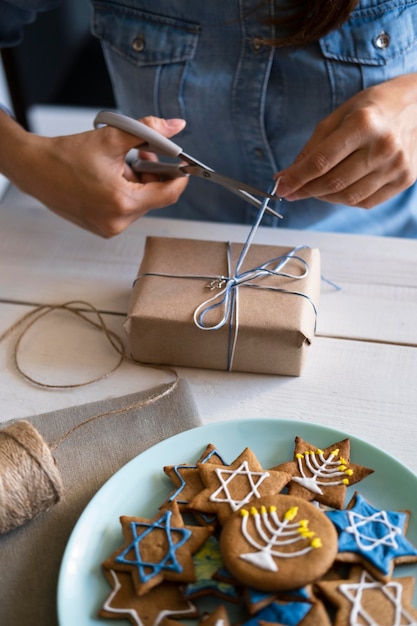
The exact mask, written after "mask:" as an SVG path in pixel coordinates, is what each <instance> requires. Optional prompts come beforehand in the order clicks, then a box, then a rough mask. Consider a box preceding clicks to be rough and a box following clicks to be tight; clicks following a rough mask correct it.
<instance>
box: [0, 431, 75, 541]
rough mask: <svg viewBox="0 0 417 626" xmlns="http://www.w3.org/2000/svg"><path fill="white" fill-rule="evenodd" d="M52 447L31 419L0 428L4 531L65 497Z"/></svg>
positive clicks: (0, 510)
mask: <svg viewBox="0 0 417 626" xmlns="http://www.w3.org/2000/svg"><path fill="white" fill-rule="evenodd" d="M62 492H63V485H62V479H61V475H60V473H59V471H58V468H57V467H56V464H55V460H54V458H53V456H52V453H51V450H50V449H49V447H48V445H47V444H46V442H45V440H44V439H43V438H42V436H41V435H40V434H39V433H38V431H37V430H36V429H35V428H34V427H33V426H32V425H31V424H30V423H29V422H27V421H24V420H22V421H19V422H17V423H15V424H12V425H11V426H8V427H7V428H4V429H3V430H0V533H5V532H7V531H9V530H11V529H12V528H17V527H19V526H22V525H23V524H25V523H26V522H27V521H29V520H30V519H33V518H34V517H35V516H36V515H38V514H39V513H40V512H41V511H45V510H46V509H48V508H49V507H51V506H52V505H54V504H55V503H56V502H58V501H59V500H60V498H61V495H62Z"/></svg>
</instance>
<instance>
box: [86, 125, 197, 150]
mask: <svg viewBox="0 0 417 626" xmlns="http://www.w3.org/2000/svg"><path fill="white" fill-rule="evenodd" d="M140 121H141V122H142V123H143V124H145V125H146V126H149V127H150V128H152V130H155V131H156V132H158V133H159V134H160V135H163V136H164V137H168V138H169V137H173V136H174V135H176V134H177V133H179V132H180V131H181V130H183V128H184V127H185V124H186V122H185V120H182V119H180V118H172V119H167V120H165V119H162V118H159V117H154V116H148V117H144V118H142V119H141V120H140ZM92 132H94V133H95V136H96V137H99V140H100V141H101V144H102V150H106V152H105V153H106V154H108V155H109V156H110V157H112V158H113V157H120V156H122V155H123V156H124V155H126V154H127V152H128V151H129V150H131V149H133V148H137V147H138V146H140V144H141V143H143V140H141V139H140V138H139V137H137V136H136V135H132V134H130V133H128V132H125V131H123V130H120V129H118V128H114V127H112V126H102V127H100V128H96V129H95V130H94V131H92Z"/></svg>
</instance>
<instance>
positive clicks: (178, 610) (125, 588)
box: [98, 568, 198, 626]
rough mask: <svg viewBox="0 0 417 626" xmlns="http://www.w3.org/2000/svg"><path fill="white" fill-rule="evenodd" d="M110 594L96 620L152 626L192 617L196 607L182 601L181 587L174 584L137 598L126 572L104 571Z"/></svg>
mask: <svg viewBox="0 0 417 626" xmlns="http://www.w3.org/2000/svg"><path fill="white" fill-rule="evenodd" d="M103 572H104V575H105V577H106V579H107V581H108V582H109V584H110V586H111V587H112V591H111V592H110V594H109V595H108V596H107V598H106V600H105V601H104V602H103V604H102V606H101V607H100V609H99V611H98V615H99V617H105V618H108V619H117V620H120V619H127V620H130V622H131V623H132V624H135V626H138V624H140V625H141V626H155V624H159V623H160V621H161V620H162V619H163V618H164V617H168V616H169V617H173V618H174V617H175V618H192V617H196V616H197V615H198V611H197V608H196V607H195V606H194V605H193V604H192V603H191V602H190V601H189V600H186V599H184V597H183V594H182V590H181V587H180V586H179V585H177V584H175V583H162V584H161V585H158V586H157V587H155V588H154V589H152V590H151V591H149V593H147V594H146V595H144V596H138V595H137V593H136V591H135V589H134V587H133V582H132V577H131V575H130V574H129V573H128V572H116V571H115V570H112V569H106V568H103Z"/></svg>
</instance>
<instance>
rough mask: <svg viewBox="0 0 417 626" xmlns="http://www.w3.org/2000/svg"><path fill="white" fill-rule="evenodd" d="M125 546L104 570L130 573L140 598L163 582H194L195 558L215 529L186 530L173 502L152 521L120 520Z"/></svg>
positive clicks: (191, 527) (106, 561)
mask: <svg viewBox="0 0 417 626" xmlns="http://www.w3.org/2000/svg"><path fill="white" fill-rule="evenodd" d="M120 522H121V525H122V532H123V538H124V543H123V545H122V546H121V547H120V548H118V549H117V550H116V551H115V552H113V554H112V555H111V556H110V557H108V558H107V559H106V560H105V561H104V563H103V567H104V568H105V569H112V570H115V571H121V572H129V573H130V574H131V576H132V580H133V585H134V588H135V591H136V593H137V594H138V595H139V596H140V595H143V594H145V593H147V592H148V591H149V590H150V589H152V588H153V587H155V586H156V585H158V584H160V583H161V582H162V581H164V580H167V581H173V582H192V581H194V580H195V572H194V565H193V560H192V555H193V554H194V553H195V552H196V551H197V550H198V549H199V548H200V547H201V546H202V545H203V543H204V542H205V541H206V539H207V538H208V537H209V536H210V535H211V534H212V532H213V530H214V528H213V527H212V526H186V525H185V524H184V521H183V518H182V515H181V513H180V511H179V509H178V505H177V504H176V503H175V502H173V503H172V505H171V506H170V507H167V508H166V509H163V510H162V511H160V512H159V513H158V514H157V515H155V516H154V517H153V518H152V519H149V518H141V517H129V516H126V515H123V516H121V518H120Z"/></svg>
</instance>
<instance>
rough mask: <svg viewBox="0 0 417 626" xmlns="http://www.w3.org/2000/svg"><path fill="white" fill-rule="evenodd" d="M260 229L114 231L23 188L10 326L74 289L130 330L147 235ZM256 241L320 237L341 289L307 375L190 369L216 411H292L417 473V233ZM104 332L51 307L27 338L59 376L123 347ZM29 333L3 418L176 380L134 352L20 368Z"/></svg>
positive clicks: (13, 204) (3, 368)
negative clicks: (413, 236)
mask: <svg viewBox="0 0 417 626" xmlns="http://www.w3.org/2000/svg"><path fill="white" fill-rule="evenodd" d="M16 198H17V200H16ZM247 232H248V227H246V226H237V225H230V226H229V225H218V224H208V223H199V222H184V221H179V220H178V221H174V220H166V219H161V218H144V219H142V220H140V221H139V222H137V223H136V224H135V225H133V226H132V227H131V228H130V229H129V230H128V231H127V232H125V233H123V234H122V235H120V236H119V237H116V238H114V239H112V240H102V239H99V238H98V237H95V236H93V235H91V234H89V233H87V232H84V231H82V230H80V229H79V228H77V227H75V226H73V225H71V224H69V223H67V222H65V221H64V220H62V219H60V218H59V217H57V216H55V215H53V214H51V213H50V212H49V211H47V210H46V209H45V208H44V207H42V206H40V205H38V204H37V203H36V202H35V201H32V200H28V199H26V198H19V196H17V197H15V198H10V196H9V197H8V199H7V198H6V200H5V201H3V204H2V205H0V334H1V333H2V332H3V331H5V330H6V329H7V328H8V327H9V326H11V325H12V324H13V323H14V322H16V321H17V320H18V319H19V318H20V317H21V316H22V315H23V314H25V313H26V312H28V311H29V310H31V308H33V305H36V304H61V303H63V302H66V301H70V300H86V301H88V302H90V303H92V304H93V305H94V306H95V307H97V308H98V309H100V311H103V312H105V314H106V315H105V319H106V322H107V323H108V324H109V326H110V327H111V328H113V329H114V330H116V331H117V332H119V333H122V324H123V321H124V315H125V313H126V310H127V306H128V300H129V295H130V291H131V286H132V281H133V279H134V277H135V275H136V273H137V269H138V266H139V262H140V259H141V255H142V251H143V245H144V241H145V237H146V236H147V235H156V236H158V235H159V236H172V237H190V238H196V239H215V240H231V241H238V242H243V241H244V240H245V238H246V235H247ZM256 242H257V243H268V244H284V245H299V244H307V245H310V246H314V247H318V248H319V249H320V251H321V257H322V271H323V274H324V276H325V277H327V278H328V279H330V280H332V281H334V282H335V283H337V284H338V285H339V286H340V287H341V290H340V291H336V290H335V289H333V288H332V287H331V286H330V285H328V284H327V283H325V282H323V283H322V295H321V302H320V306H319V316H318V330H317V336H316V338H315V341H314V343H313V345H312V346H311V349H310V352H309V355H308V359H307V365H306V368H305V370H304V372H303V374H302V376H301V377H299V378H290V377H276V376H265V375H252V374H240V373H226V372H219V371H208V370H192V369H179V370H178V371H179V374H180V375H181V376H182V377H185V378H187V379H188V380H189V382H190V384H191V387H192V391H193V393H194V395H195V398H196V401H197V404H198V407H199V410H200V414H201V417H202V419H203V421H204V422H205V423H210V422H217V421H221V420H225V419H233V418H241V419H246V418H257V417H271V418H272V417H280V418H291V419H295V420H300V421H301V422H303V421H307V422H310V421H311V422H316V423H320V424H324V425H329V426H332V427H336V428H339V429H340V430H343V431H345V432H348V433H351V434H352V435H356V436H358V437H361V438H363V439H366V440H367V441H369V442H370V443H373V444H374V445H377V446H379V447H381V448H383V449H384V450H386V451H387V452H389V453H390V454H392V455H394V456H396V457H397V458H398V459H399V460H400V461H402V462H403V463H405V464H407V465H408V466H409V467H410V468H411V469H413V470H414V471H416V472H417V455H416V452H415V451H416V442H417V328H416V322H417V242H416V241H413V240H402V239H401V240H400V239H388V238H386V239H382V238H373V237H365V236H352V235H340V234H326V233H314V232H303V231H291V230H285V229H282V230H273V229H269V228H261V229H260V230H259V232H258V235H257V239H256ZM46 320H48V322H46ZM92 335H93V334H92V332H91V330H90V329H89V328H84V327H83V326H80V325H79V324H77V323H76V322H74V321H73V320H72V319H69V317H68V318H67V317H65V318H64V317H63V316H60V315H57V316H54V317H50V318H45V321H44V324H43V325H42V323H40V324H39V326H36V329H33V332H31V334H30V335H28V339H27V340H26V339H24V341H23V344H22V351H21V354H22V359H23V363H24V365H25V367H27V369H28V370H29V371H30V372H32V373H33V374H34V375H36V376H37V377H38V378H41V379H45V380H47V381H49V382H51V379H54V380H55V382H64V384H68V383H70V382H74V381H78V380H86V379H88V378H92V377H95V376H96V375H97V374H98V373H100V372H101V371H104V370H106V369H107V367H109V366H110V365H111V364H112V363H114V358H115V357H114V354H113V353H111V352H110V351H109V349H108V348H107V345H106V344H105V342H104V340H103V337H102V336H101V335H100V336H98V337H96V338H93V336H92ZM15 338H16V335H13V336H12V337H8V338H7V339H6V340H4V341H3V342H2V343H0V421H5V420H8V419H10V418H20V417H22V418H23V417H27V416H29V415H33V414H37V413H43V412H46V411H49V410H54V409H57V408H63V407H67V406H75V405H77V404H83V403H85V402H89V401H94V400H99V399H103V398H108V397H114V396H118V395H123V394H126V393H131V392H134V391H139V390H141V389H145V388H148V387H151V386H153V385H154V384H156V383H159V382H163V381H164V380H166V379H167V377H166V375H165V374H164V373H161V372H157V371H155V370H152V369H149V368H145V367H141V366H139V365H135V364H133V363H131V362H128V361H126V362H124V363H123V365H122V366H121V367H120V368H119V369H118V370H117V371H116V372H115V373H114V374H112V375H111V376H110V377H109V378H107V379H105V380H102V381H100V382H98V383H95V384H93V385H89V386H86V387H79V388H74V389H63V390H52V391H51V390H46V389H43V388H40V387H37V386H35V385H32V384H30V383H28V382H27V381H26V380H24V379H23V378H22V377H21V376H20V375H19V373H18V372H17V371H16V369H15V366H14V360H13V350H14V342H15ZM60 341H62V342H63V343H62V345H61V344H60V343H59V342H60ZM86 347H87V348H88V349H87V350H86Z"/></svg>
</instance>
